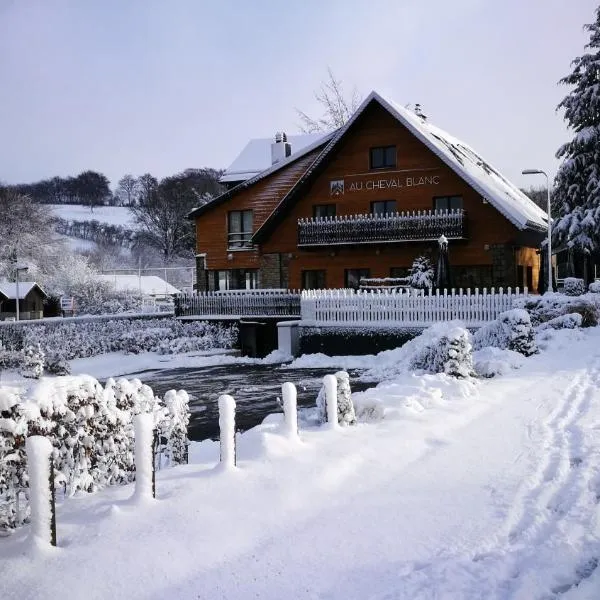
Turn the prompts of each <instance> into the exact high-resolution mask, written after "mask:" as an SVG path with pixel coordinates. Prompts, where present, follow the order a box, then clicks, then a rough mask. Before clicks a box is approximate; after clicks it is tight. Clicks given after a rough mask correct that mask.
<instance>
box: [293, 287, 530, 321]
mask: <svg viewBox="0 0 600 600" xmlns="http://www.w3.org/2000/svg"><path fill="white" fill-rule="evenodd" d="M526 295H527V289H525V290H523V291H522V292H521V291H520V290H519V288H516V289H515V290H514V291H513V290H512V289H511V288H508V289H507V290H504V289H503V288H499V289H498V290H496V289H495V288H492V289H491V290H489V291H488V290H487V289H484V290H478V289H475V290H474V292H472V291H471V290H467V291H466V292H463V290H462V289H460V290H452V291H450V292H447V291H445V290H444V291H443V292H441V293H440V291H439V290H436V291H435V292H432V291H431V290H427V291H426V290H397V291H389V290H383V291H373V290H371V291H360V290H359V291H357V292H353V291H352V292H350V291H347V290H310V291H303V292H302V297H301V300H300V312H301V318H302V321H306V322H310V323H315V324H317V325H332V326H337V327H339V326H344V325H347V326H352V325H358V324H369V325H374V326H386V325H387V326H396V327H397V326H398V325H402V326H408V327H411V326H412V327H427V326H429V325H431V324H432V323H436V322H439V321H452V320H454V319H458V320H461V321H463V322H464V323H465V324H466V325H468V326H474V327H477V326H480V325H482V324H484V323H487V322H488V321H493V320H494V319H496V318H497V317H498V315H499V314H500V313H502V312H504V311H506V310H510V309H511V308H512V307H513V302H514V301H515V300H516V299H517V298H522V297H523V296H526Z"/></svg>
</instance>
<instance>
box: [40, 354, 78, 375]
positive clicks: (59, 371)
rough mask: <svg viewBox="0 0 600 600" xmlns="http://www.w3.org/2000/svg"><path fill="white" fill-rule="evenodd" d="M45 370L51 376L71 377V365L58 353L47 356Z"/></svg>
mask: <svg viewBox="0 0 600 600" xmlns="http://www.w3.org/2000/svg"><path fill="white" fill-rule="evenodd" d="M44 370H45V371H46V373H49V374H50V375H70V374H71V365H70V364H69V363H68V362H67V361H66V360H65V359H64V358H63V357H62V356H61V355H60V354H58V353H56V352H55V353H53V354H49V355H47V356H46V363H45V365H44Z"/></svg>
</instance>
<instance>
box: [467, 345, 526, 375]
mask: <svg viewBox="0 0 600 600" xmlns="http://www.w3.org/2000/svg"><path fill="white" fill-rule="evenodd" d="M473 361H474V363H475V373H477V376H478V377H485V378H490V377H495V376H496V375H506V374H507V373H509V372H510V371H511V370H512V369H520V368H521V367H522V366H523V362H524V361H525V359H524V358H523V355H522V354H519V353H518V352H515V351H514V350H508V349H504V350H501V349H500V348H494V347H493V346H487V347H486V348H482V349H481V350H476V351H475V352H474V353H473Z"/></svg>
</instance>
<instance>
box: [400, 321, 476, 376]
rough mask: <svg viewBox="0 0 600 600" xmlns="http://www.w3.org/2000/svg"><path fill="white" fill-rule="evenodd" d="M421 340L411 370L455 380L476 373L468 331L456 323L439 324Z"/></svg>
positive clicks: (424, 333) (416, 348)
mask: <svg viewBox="0 0 600 600" xmlns="http://www.w3.org/2000/svg"><path fill="white" fill-rule="evenodd" d="M419 337H420V338H422V339H421V340H420V342H417V343H416V344H415V350H416V351H415V352H414V354H413V355H412V357H411V359H410V361H409V367H410V369H419V370H422V371H426V372H427V373H446V375H451V376H453V377H469V376H471V375H473V374H474V371H473V354H472V344H471V334H470V333H469V331H468V330H467V329H465V328H464V327H462V326H461V325H459V324H457V323H437V324H436V325H433V326H432V327H430V328H429V329H426V330H425V331H424V332H423V334H422V335H421V336H419ZM417 339H419V338H417ZM415 341H416V340H412V342H415ZM410 343H411V342H409V344H410Z"/></svg>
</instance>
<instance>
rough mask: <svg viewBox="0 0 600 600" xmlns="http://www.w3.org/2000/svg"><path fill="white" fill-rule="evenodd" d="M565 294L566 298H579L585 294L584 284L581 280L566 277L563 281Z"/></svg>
mask: <svg viewBox="0 0 600 600" xmlns="http://www.w3.org/2000/svg"><path fill="white" fill-rule="evenodd" d="M565 294H566V295H567V296H581V295H582V294H585V283H584V281H583V279H579V278H577V277H567V278H566V279H565Z"/></svg>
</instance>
